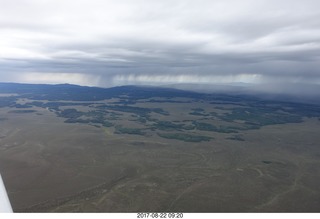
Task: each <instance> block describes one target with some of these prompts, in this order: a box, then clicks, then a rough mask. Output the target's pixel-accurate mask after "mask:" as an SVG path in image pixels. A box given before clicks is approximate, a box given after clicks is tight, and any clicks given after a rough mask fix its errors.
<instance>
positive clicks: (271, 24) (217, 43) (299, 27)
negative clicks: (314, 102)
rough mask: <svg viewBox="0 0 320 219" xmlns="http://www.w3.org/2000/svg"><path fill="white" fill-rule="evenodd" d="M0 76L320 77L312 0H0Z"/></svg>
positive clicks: (113, 79)
mask: <svg viewBox="0 0 320 219" xmlns="http://www.w3.org/2000/svg"><path fill="white" fill-rule="evenodd" d="M0 81H2V82H21V83H51V84H52V83H72V84H79V85H88V86H101V87H111V86H117V85H127V84H137V85H166V84H200V85H201V84H209V85H210V84H253V85H260V84H261V85H262V84H263V86H264V87H268V86H269V87H270V90H272V89H275V87H277V88H278V89H282V88H284V87H290V89H291V88H293V89H295V90H299V89H300V88H303V87H304V88H306V87H308V86H309V85H310V87H312V86H317V85H320V1H318V0H161V1H158V0H10V1H8V0H0Z"/></svg>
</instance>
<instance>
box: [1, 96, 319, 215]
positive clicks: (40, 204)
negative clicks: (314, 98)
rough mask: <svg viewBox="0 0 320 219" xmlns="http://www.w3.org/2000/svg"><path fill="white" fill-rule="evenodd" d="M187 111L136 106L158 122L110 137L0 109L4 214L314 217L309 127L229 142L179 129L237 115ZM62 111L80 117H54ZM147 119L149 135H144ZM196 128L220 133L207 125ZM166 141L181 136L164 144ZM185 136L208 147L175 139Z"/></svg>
mask: <svg viewBox="0 0 320 219" xmlns="http://www.w3.org/2000/svg"><path fill="white" fill-rule="evenodd" d="M175 100H176V101H182V100H181V99H178V98H176V99H175ZM20 101H22V100H20ZM24 101H25V102H28V100H24ZM110 101H111V102H112V101H117V100H110ZM110 101H109V102H110ZM189 101H191V102H185V103H175V102H166V103H152V102H145V101H141V102H139V103H136V104H134V106H135V107H144V108H149V109H154V108H155V107H161V109H163V110H164V111H165V112H167V114H165V113H163V114H157V113H155V112H151V113H150V114H149V115H150V116H149V117H148V119H149V120H147V121H146V122H145V121H143V123H139V122H137V121H136V120H135V119H136V117H135V116H133V115H132V114H131V113H130V112H123V111H122V112H120V113H119V112H118V115H117V118H115V117H113V120H110V121H111V122H113V126H110V127H106V126H101V125H99V124H98V125H97V124H91V123H77V122H75V123H66V122H65V120H66V119H65V118H63V117H58V116H57V114H56V113H55V112H54V111H52V110H50V109H48V108H44V107H37V106H33V107H32V108H31V111H24V112H17V110H18V111H19V109H16V108H14V107H2V108H0V118H1V120H0V171H1V174H2V177H3V179H4V182H5V184H6V187H7V190H8V195H9V198H10V201H11V203H12V206H13V209H14V211H16V212H140V211H143V212H146V211H152V212H155V211H157V212H160V211H165V212H170V211H172V212H319V211H320V208H319V206H320V187H319V184H320V159H319V158H320V147H319V142H320V121H319V119H318V118H306V117H304V118H303V121H302V122H300V123H286V124H277V125H265V126H262V127H260V128H258V129H243V130H238V131H237V132H236V133H235V132H229V131H225V132H224V131H221V130H218V131H209V130H200V128H201V127H200V128H199V129H191V128H190V129H189V128H188V127H187V125H189V126H190V125H192V124H191V123H190V122H188V121H192V120H196V119H199V115H200V114H201V113H202V114H205V113H207V112H211V113H215V114H211V115H219V114H221V115H222V114H224V113H226V112H230V109H233V108H235V107H238V106H237V105H232V104H231V105H230V104H229V105H227V104H225V105H221V104H219V105H214V104H212V103H211V104H210V103H207V102H202V103H193V102H192V100H190V99H189ZM102 102H103V101H102ZM102 102H99V103H102ZM196 107H197V108H201V110H199V109H197V110H193V109H194V108H196ZM68 108H73V109H77V110H79V111H83V112H85V111H89V110H90V108H89V107H86V106H72V107H70V106H69V107H68V106H67V107H60V109H61V110H63V109H68ZM109 111H110V110H109ZM193 111H194V112H193ZM190 112H192V113H191V114H190ZM109 113H110V112H109ZM197 114H199V115H197ZM112 115H114V113H113V114H112ZM79 118H84V117H83V116H82V117H79ZM155 118H156V119H157V121H156V120H154V121H156V122H158V123H157V124H158V126H157V129H155V128H150V127H151V126H152V125H154V123H155V122H154V121H153V120H152V119H155ZM140 119H141V118H140ZM201 119H202V120H201V121H205V122H208V121H209V122H210V121H212V124H215V125H217V126H219V125H220V126H223V125H225V124H227V122H226V121H224V120H221V119H218V117H214V118H213V117H208V115H206V116H202V117H201ZM210 119H211V120H210ZM159 121H170V122H172V123H174V124H180V123H181V122H182V121H184V125H185V126H183V127H186V128H185V129H183V130H181V129H180V130H173V129H171V127H169V128H170V129H165V128H163V127H162V126H160V125H162V123H161V124H160V123H159ZM199 121H200V120H199ZM179 122H180V123H179ZM233 123H234V125H235V126H236V125H238V126H240V125H242V123H243V121H239V120H236V121H233ZM159 124H160V125H159ZM166 124H167V123H166ZM169 125H172V124H171V123H170V124H169ZM196 125H197V124H196ZM119 127H121V128H119ZM124 127H125V128H127V129H124ZM152 127H153V126H152ZM181 127H182V126H181ZM128 128H130V129H128ZM167 128H168V127H167ZM137 129H139V130H140V131H141V130H142V132H140V131H139V132H137V131H136V130H137ZM134 131H135V132H134ZM176 132H179V133H184V134H185V135H177V136H178V137H177V138H176V136H173V137H172V136H171V135H170V136H169V135H168V133H176ZM157 133H158V134H157ZM159 133H160V134H161V133H166V134H167V135H165V136H164V137H162V136H161V135H159ZM189 135H192V136H195V135H196V136H206V137H209V138H210V140H207V139H205V138H204V139H203V140H202V139H201V138H200V140H199V141H198V138H196V141H198V142H192V141H194V139H193V138H191V140H190V139H189V138H187V139H183V138H184V137H186V136H187V137H188V136H189ZM181 136H182V137H181ZM189 140H190V141H189Z"/></svg>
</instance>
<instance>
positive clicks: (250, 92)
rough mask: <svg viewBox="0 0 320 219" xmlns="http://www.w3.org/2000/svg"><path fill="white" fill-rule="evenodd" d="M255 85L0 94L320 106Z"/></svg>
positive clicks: (65, 87) (22, 88)
mask: <svg viewBox="0 0 320 219" xmlns="http://www.w3.org/2000/svg"><path fill="white" fill-rule="evenodd" d="M255 90H256V89H255V87H254V86H251V87H250V86H249V87H248V86H245V85H243V84H241V85H237V86H233V85H201V86H200V85H195V84H184V85H169V86H166V87H153V86H133V85H132V86H131V85H128V86H118V87H112V88H100V87H87V86H79V85H73V84H57V85H49V84H20V83H0V93H15V94H19V96H22V97H25V98H31V99H37V100H50V101H54V100H70V101H98V100H103V99H110V98H114V97H125V96H128V97H130V98H131V99H147V98H154V97H164V98H172V97H186V98H188V97H189V98H195V99H204V100H217V99H222V100H226V99H228V100H230V101H240V100H241V99H246V100H248V99H252V98H254V99H255V98H258V99H260V98H262V99H264V100H277V101H285V102H303V103H312V104H320V100H319V99H318V97H317V96H316V97H315V96H311V97H306V96H304V95H302V96H299V95H295V94H293V95H290V94H278V93H270V92H263V91H255Z"/></svg>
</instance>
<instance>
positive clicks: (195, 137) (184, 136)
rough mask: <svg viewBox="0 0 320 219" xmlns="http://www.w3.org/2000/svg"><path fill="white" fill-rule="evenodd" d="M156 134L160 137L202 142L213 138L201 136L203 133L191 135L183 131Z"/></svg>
mask: <svg viewBox="0 0 320 219" xmlns="http://www.w3.org/2000/svg"><path fill="white" fill-rule="evenodd" d="M158 135H159V136H160V137H162V138H168V139H176V140H181V141H185V142H202V141H210V140H211V139H213V138H212V137H208V136H203V135H192V134H185V133H158Z"/></svg>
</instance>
